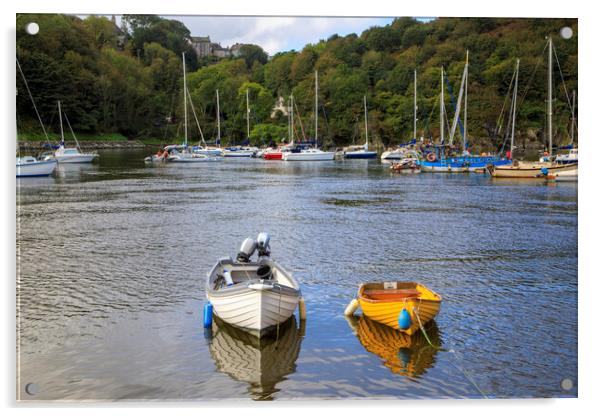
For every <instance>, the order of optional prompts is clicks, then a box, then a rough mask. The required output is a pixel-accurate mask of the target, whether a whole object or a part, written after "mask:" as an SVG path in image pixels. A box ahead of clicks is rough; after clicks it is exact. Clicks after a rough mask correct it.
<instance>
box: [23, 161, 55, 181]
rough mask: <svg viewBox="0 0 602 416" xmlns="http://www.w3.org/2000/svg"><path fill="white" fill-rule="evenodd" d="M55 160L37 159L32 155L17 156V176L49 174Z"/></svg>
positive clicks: (52, 169) (52, 170) (53, 167)
mask: <svg viewBox="0 0 602 416" xmlns="http://www.w3.org/2000/svg"><path fill="white" fill-rule="evenodd" d="M56 165H57V161H56V160H55V159H51V160H37V159H36V158H35V157H33V156H22V157H18V158H17V178H23V177H33V176H50V175H51V174H52V172H54V169H55V168H56Z"/></svg>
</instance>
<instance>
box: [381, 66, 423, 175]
mask: <svg viewBox="0 0 602 416" xmlns="http://www.w3.org/2000/svg"><path fill="white" fill-rule="evenodd" d="M416 93H417V73H416V70H414V138H413V139H412V140H410V141H409V142H408V143H403V144H400V145H399V147H398V148H397V149H393V150H387V151H386V152H383V154H382V155H380V160H382V161H383V162H393V161H399V162H400V163H403V164H404V165H406V164H415V163H416V162H417V161H418V159H419V158H418V153H417V152H416V150H415V149H413V148H411V147H410V146H414V145H415V144H416V121H417V120H418V117H417V114H416V113H417V111H418V105H417V102H416Z"/></svg>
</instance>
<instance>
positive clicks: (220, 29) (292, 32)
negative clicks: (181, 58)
mask: <svg viewBox="0 0 602 416" xmlns="http://www.w3.org/2000/svg"><path fill="white" fill-rule="evenodd" d="M165 17H166V18H169V19H176V20H180V21H182V22H183V23H184V24H185V25H186V26H187V27H188V29H189V30H190V32H191V33H192V35H193V36H207V35H208V36H211V40H212V41H214V42H219V43H220V44H221V45H222V46H224V47H225V46H231V45H233V44H235V43H254V44H257V45H259V46H261V47H262V48H263V49H264V50H265V51H266V52H268V53H269V54H270V55H273V54H275V53H277V52H281V51H287V50H290V49H295V50H300V49H302V48H303V46H305V45H306V44H308V43H316V42H318V41H319V40H320V39H326V38H328V37H329V36H330V35H333V34H335V33H337V34H339V35H341V36H344V35H347V34H349V33H358V34H360V33H361V32H362V31H364V30H366V29H368V28H369V27H371V26H383V25H385V24H388V23H390V22H392V21H393V18H373V17H353V18H350V17H241V16H236V17H226V16H165Z"/></svg>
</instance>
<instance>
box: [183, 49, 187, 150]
mask: <svg viewBox="0 0 602 416" xmlns="http://www.w3.org/2000/svg"><path fill="white" fill-rule="evenodd" d="M182 71H183V73H184V146H187V145H188V109H187V107H186V103H187V101H188V100H187V97H186V60H185V59H184V52H182Z"/></svg>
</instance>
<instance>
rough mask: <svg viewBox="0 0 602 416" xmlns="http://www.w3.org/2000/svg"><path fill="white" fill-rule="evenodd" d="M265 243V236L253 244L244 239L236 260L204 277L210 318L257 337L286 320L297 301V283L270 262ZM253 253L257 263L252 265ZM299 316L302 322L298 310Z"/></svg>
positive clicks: (228, 260) (225, 260) (221, 264)
mask: <svg viewBox="0 0 602 416" xmlns="http://www.w3.org/2000/svg"><path fill="white" fill-rule="evenodd" d="M269 242H270V237H269V235H268V234H267V233H260V234H259V236H258V237H257V240H253V239H251V238H247V239H245V241H243V243H242V245H241V247H240V251H239V253H238V255H237V257H236V260H233V259H232V258H231V257H226V258H222V259H220V260H219V261H218V262H217V263H216V264H215V265H214V266H213V268H212V269H211V271H210V272H209V274H208V275H207V284H206V293H207V299H208V300H209V302H210V304H211V305H212V309H213V314H215V315H216V316H217V317H219V318H220V319H221V320H223V321H224V322H226V323H228V324H230V325H233V326H235V327H237V328H240V329H244V330H246V331H248V332H250V333H252V334H253V335H255V336H258V337H262V336H263V335H265V334H267V333H269V332H271V331H272V330H273V329H275V328H276V327H277V326H279V325H280V324H282V323H283V322H284V321H286V320H287V319H289V318H290V317H291V316H292V315H293V313H294V312H295V309H296V308H297V305H299V304H300V299H301V290H300V288H299V283H297V281H296V280H295V279H294V278H293V276H292V274H291V273H289V272H288V271H286V270H285V269H284V268H283V267H282V266H280V264H278V263H276V262H275V261H274V260H272V259H271V258H270V246H269ZM256 250H257V252H258V259H257V260H256V261H253V260H251V257H252V256H253V254H254V253H255V251H256ZM301 305H303V303H302V302H301ZM299 314H300V318H301V319H304V311H303V310H301V308H300V311H299Z"/></svg>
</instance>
